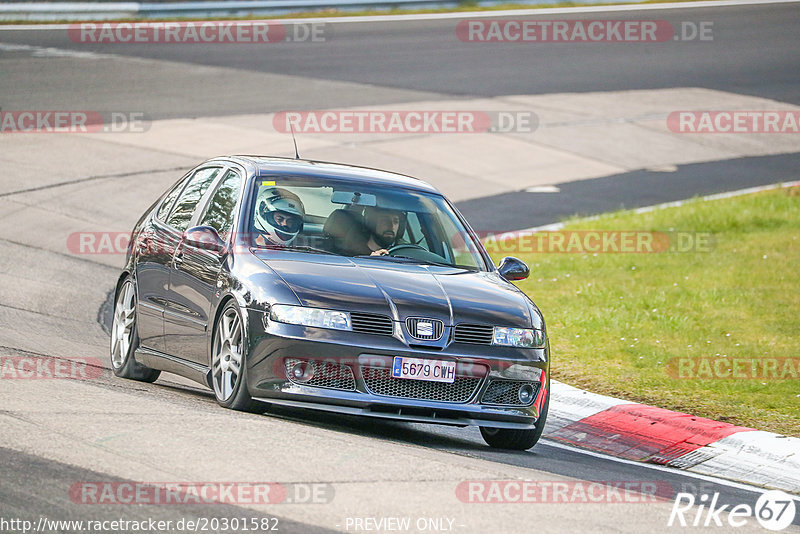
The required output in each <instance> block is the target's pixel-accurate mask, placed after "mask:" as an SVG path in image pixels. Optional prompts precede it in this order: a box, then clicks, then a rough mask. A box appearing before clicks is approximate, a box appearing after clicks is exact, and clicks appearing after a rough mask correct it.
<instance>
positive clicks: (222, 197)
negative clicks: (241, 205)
mask: <svg viewBox="0 0 800 534" xmlns="http://www.w3.org/2000/svg"><path fill="white" fill-rule="evenodd" d="M241 185H242V177H241V176H239V174H238V173H237V172H235V171H228V172H227V173H226V174H225V176H224V177H223V178H222V180H221V181H220V183H219V187H217V190H216V192H214V196H213V197H211V200H210V201H209V203H208V208H207V209H206V213H205V215H203V219H202V220H201V221H200V222H199V223H198V224H199V225H200V226H211V227H212V228H214V229H215V230H216V231H217V233H218V234H219V235H220V237H222V238H223V239H225V238H226V237H227V234H228V232H229V231H230V229H231V226H232V225H233V210H234V208H235V207H236V201H237V200H238V199H239V188H240V187H241Z"/></svg>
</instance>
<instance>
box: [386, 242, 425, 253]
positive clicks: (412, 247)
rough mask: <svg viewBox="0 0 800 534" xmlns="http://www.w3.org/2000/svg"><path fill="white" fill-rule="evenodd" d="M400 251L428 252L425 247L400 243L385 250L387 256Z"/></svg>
mask: <svg viewBox="0 0 800 534" xmlns="http://www.w3.org/2000/svg"><path fill="white" fill-rule="evenodd" d="M400 250H423V251H425V252H428V250H427V249H426V248H425V247H423V246H420V245H417V244H414V243H400V244H399V245H395V246H393V247H389V248H388V249H386V252H388V253H389V255H390V256H391V255H392V254H394V253H395V252H397V251H400Z"/></svg>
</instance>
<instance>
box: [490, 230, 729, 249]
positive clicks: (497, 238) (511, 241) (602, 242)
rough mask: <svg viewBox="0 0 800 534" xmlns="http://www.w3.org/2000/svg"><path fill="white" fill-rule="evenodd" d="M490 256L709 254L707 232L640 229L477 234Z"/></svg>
mask: <svg viewBox="0 0 800 534" xmlns="http://www.w3.org/2000/svg"><path fill="white" fill-rule="evenodd" d="M478 237H479V238H480V240H481V241H482V242H483V246H484V248H486V250H487V251H488V252H489V253H490V254H491V253H496V254H500V253H502V254H511V253H517V254H519V253H536V254H559V253H561V254H658V253H665V252H711V251H713V250H714V247H715V244H716V241H715V238H714V234H712V233H711V232H688V231H687V232H684V231H669V232H650V231H640V230H554V231H536V232H534V231H525V230H522V231H519V232H505V233H501V232H498V233H494V232H488V231H481V232H478Z"/></svg>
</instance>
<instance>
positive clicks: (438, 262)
mask: <svg viewBox="0 0 800 534" xmlns="http://www.w3.org/2000/svg"><path fill="white" fill-rule="evenodd" d="M356 257H357V258H382V259H394V260H411V262H408V261H403V263H412V262H413V263H424V264H429V265H440V266H442V267H455V265H451V264H449V263H445V262H441V261H431V260H422V259H420V258H412V257H411V256H403V255H399V254H398V255H396V256H392V255H388V254H382V255H379V256H372V255H368V254H361V255H359V256H356Z"/></svg>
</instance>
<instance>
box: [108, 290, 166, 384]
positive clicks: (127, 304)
mask: <svg viewBox="0 0 800 534" xmlns="http://www.w3.org/2000/svg"><path fill="white" fill-rule="evenodd" d="M138 347H139V332H138V330H137V323H136V287H135V286H134V284H133V279H132V278H131V277H130V276H128V277H127V278H125V280H124V281H123V282H122V285H121V286H120V288H119V292H118V293H117V297H116V299H115V300H114V320H113V323H112V324H111V350H110V354H111V370H112V371H114V374H115V375H117V376H119V377H121V378H127V379H129V380H138V381H140V382H155V381H156V380H157V379H158V377H159V376H160V375H161V371H159V370H157V369H151V368H149V367H146V366H144V365H142V364H140V363H139V362H137V361H136V359H135V358H134V352H136V349H137V348H138Z"/></svg>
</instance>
